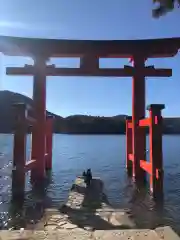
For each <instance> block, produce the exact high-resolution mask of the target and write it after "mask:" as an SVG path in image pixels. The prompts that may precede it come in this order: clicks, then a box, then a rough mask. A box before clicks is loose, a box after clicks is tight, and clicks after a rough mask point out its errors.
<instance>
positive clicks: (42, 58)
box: [0, 36, 180, 180]
mask: <svg viewBox="0 0 180 240" xmlns="http://www.w3.org/2000/svg"><path fill="white" fill-rule="evenodd" d="M179 48H180V38H169V39H151V40H122V41H121V40H117V41H90V40H84V41H83V40H52V39H30V38H18V37H4V36H3V37H0V51H1V52H3V53H4V54H5V55H11V56H16V55H18V56H31V57H32V58H33V59H34V66H29V65H25V66H24V67H23V68H7V74H9V75H33V76H34V87H33V100H34V107H35V113H36V114H35V116H36V118H37V124H36V125H35V128H34V131H35V132H36V133H35V134H34V136H35V137H34V140H33V141H32V146H34V147H33V149H34V150H32V151H33V152H34V157H35V159H36V161H37V163H38V164H37V166H38V173H39V177H41V178H43V177H44V164H45V163H44V152H45V141H44V138H45V135H44V134H45V110H46V103H45V100H46V76H102V77H107V76H112V77H129V76H132V77H133V81H132V123H131V124H132V125H131V128H132V142H131V143H132V153H131V158H132V160H133V175H134V177H135V178H136V179H137V180H143V179H144V176H145V171H144V170H146V169H145V167H144V168H142V162H141V164H140V161H142V160H144V159H145V152H146V135H145V131H142V129H141V128H140V127H139V126H140V123H139V121H140V120H142V119H143V118H144V117H145V77H147V76H149V77H155V76H157V77H169V76H171V75H172V71H171V69H155V68H154V67H153V66H149V67H145V60H146V59H148V58H155V57H172V56H174V55H176V54H177V52H178V49H179ZM50 57H79V58H80V67H79V68H55V66H53V65H51V66H46V60H47V59H48V58H50ZM99 58H131V59H133V63H134V66H133V67H131V66H124V68H118V69H104V68H103V69H101V68H99ZM155 117H156V116H155ZM141 122H142V121H141ZM146 125H147V124H146ZM159 133H160V132H159ZM160 142H161V139H160V140H159V143H160ZM160 145H161V143H160ZM150 151H151V149H150ZM159 151H162V150H161V149H159ZM161 156H162V154H161ZM156 161H161V159H156Z"/></svg>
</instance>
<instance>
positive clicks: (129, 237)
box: [93, 230, 159, 240]
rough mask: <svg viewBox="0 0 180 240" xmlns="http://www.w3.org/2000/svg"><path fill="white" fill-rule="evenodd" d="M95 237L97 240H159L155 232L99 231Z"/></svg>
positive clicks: (94, 234) (95, 233)
mask: <svg viewBox="0 0 180 240" xmlns="http://www.w3.org/2000/svg"><path fill="white" fill-rule="evenodd" d="M93 237H94V239H97V240H98V239H101V240H110V239H111V240H144V239H147V240H159V237H158V236H157V234H156V232H155V231H153V230H108V231H101V230H97V231H95V232H94V233H93Z"/></svg>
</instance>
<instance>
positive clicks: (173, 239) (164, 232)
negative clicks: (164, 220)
mask: <svg viewBox="0 0 180 240" xmlns="http://www.w3.org/2000/svg"><path fill="white" fill-rule="evenodd" d="M155 231H156V233H157V235H158V236H159V238H160V239H164V240H169V239H170V240H180V237H179V236H178V235H177V234H176V233H175V232H174V231H173V230H172V228H171V227H168V226H166V227H159V228H156V229H155Z"/></svg>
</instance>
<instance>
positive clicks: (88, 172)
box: [83, 168, 92, 187]
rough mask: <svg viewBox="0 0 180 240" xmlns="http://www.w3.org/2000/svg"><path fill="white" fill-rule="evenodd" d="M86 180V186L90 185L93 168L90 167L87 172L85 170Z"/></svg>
mask: <svg viewBox="0 0 180 240" xmlns="http://www.w3.org/2000/svg"><path fill="white" fill-rule="evenodd" d="M83 177H84V182H85V183H86V186H87V187H89V186H90V184H91V181H92V173H91V169H90V168H89V169H88V170H87V172H85V171H84V172H83Z"/></svg>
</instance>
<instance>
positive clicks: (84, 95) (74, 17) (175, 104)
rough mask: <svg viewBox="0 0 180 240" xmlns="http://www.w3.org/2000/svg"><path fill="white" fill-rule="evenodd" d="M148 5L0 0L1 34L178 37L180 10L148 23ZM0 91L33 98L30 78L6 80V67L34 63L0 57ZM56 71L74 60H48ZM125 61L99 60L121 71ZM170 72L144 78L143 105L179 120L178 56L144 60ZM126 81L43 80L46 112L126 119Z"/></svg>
mask: <svg viewBox="0 0 180 240" xmlns="http://www.w3.org/2000/svg"><path fill="white" fill-rule="evenodd" d="M152 6H153V5H152V1H151V0H104V1H102V0H91V1H88V0H51V1H50V0H31V1H23V0H6V1H4V0H0V35H13V36H22V37H23V36H26V37H40V38H66V39H140V38H162V37H180V28H179V22H180V12H179V11H180V10H178V9H177V10H175V11H173V12H172V13H169V14H168V15H166V16H164V17H162V18H160V19H153V18H152V14H151V9H152ZM0 62H1V65H0V89H1V90H4V89H5V90H11V91H15V92H19V93H22V94H25V95H27V96H29V97H31V96H32V77H23V76H21V77H13V76H11V77H9V76H8V77H7V76H6V75H5V67H6V66H22V65H23V64H25V63H33V61H32V59H30V58H20V57H5V56H2V55H0ZM50 62H51V63H55V64H57V65H58V66H72V67H73V66H75V65H77V64H78V61H77V59H74V60H68V59H64V60H58V59H51V60H50ZM123 64H128V59H121V60H120V59H117V60H103V59H102V60H101V61H100V65H101V66H109V67H113V66H114V67H117V66H119V67H122V66H123ZM148 64H150V65H151V64H155V66H156V67H170V68H171V67H172V68H173V77H171V78H159V79H158V78H148V79H147V81H146V102H147V104H149V103H164V104H165V105H166V109H165V110H164V115H165V116H180V56H179V55H177V56H176V57H174V58H169V59H156V60H148V62H147V65H148ZM131 101H132V100H131V78H87V77H86V78H85V77H81V78H79V77H71V78H70V77H48V78H47V109H48V110H50V111H52V112H54V113H56V114H60V115H62V116H67V115H72V114H89V115H104V116H112V115H117V114H131Z"/></svg>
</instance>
